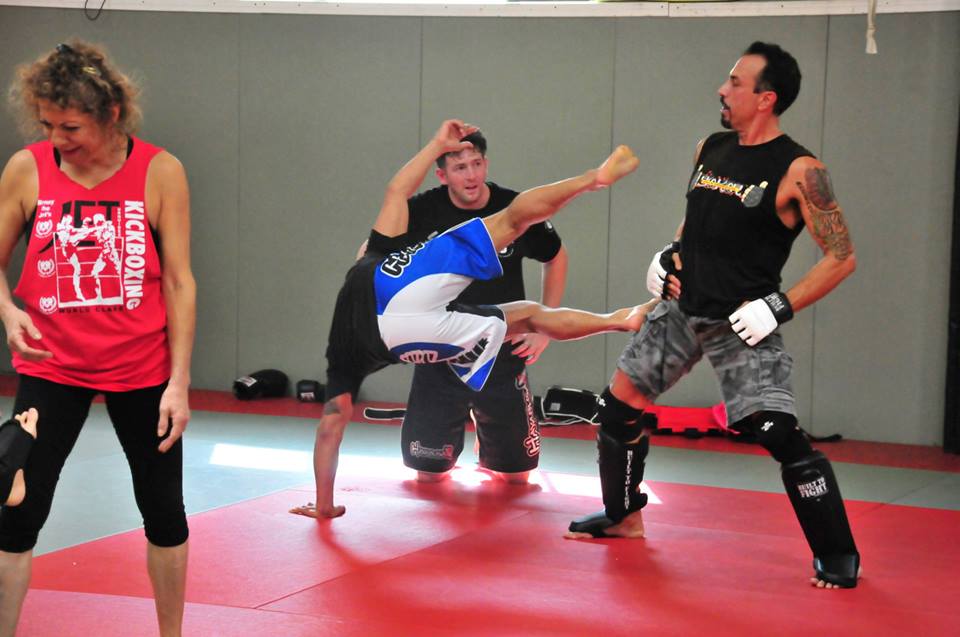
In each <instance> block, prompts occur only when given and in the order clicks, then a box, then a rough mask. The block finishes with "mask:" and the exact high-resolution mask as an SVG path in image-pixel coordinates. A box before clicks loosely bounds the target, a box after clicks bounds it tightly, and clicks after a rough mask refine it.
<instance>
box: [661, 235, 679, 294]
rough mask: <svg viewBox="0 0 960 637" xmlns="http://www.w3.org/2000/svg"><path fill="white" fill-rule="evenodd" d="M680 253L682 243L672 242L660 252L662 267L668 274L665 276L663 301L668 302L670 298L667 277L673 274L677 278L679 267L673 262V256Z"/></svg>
mask: <svg viewBox="0 0 960 637" xmlns="http://www.w3.org/2000/svg"><path fill="white" fill-rule="evenodd" d="M679 253H680V242H679V241H672V242H670V243H668V244H667V245H665V246H664V247H663V250H661V251H660V267H661V268H663V269H664V270H665V271H666V274H664V275H663V294H661V295H660V298H661V299H664V300H667V299H669V298H670V293H669V292H668V291H667V277H668V276H670V275H671V274H672V275H673V276H677V272H678V270H677V265H676V264H675V263H674V262H673V255H674V254H679Z"/></svg>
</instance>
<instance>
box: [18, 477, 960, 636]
mask: <svg viewBox="0 0 960 637" xmlns="http://www.w3.org/2000/svg"><path fill="white" fill-rule="evenodd" d="M473 477H474V472H466V473H461V478H464V479H467V482H469V481H470V479H472V478H473ZM571 485H573V486H575V487H577V488H574V489H572V490H571V489H570V488H569V487H570V486H571ZM649 486H650V489H651V492H652V498H651V499H652V501H653V504H651V505H650V506H649V507H648V509H647V512H646V522H647V532H648V533H647V534H648V537H647V539H646V540H639V541H624V540H598V541H570V540H564V539H562V538H561V537H560V534H561V533H562V531H563V529H564V527H565V525H566V524H567V522H568V521H569V519H570V518H571V516H574V515H579V514H582V513H585V512H589V511H592V510H596V509H598V508H599V506H600V504H599V500H598V499H597V498H596V497H588V496H585V495H580V494H581V493H584V492H589V490H590V489H594V491H593V493H596V492H597V491H598V490H599V485H598V484H596V479H594V478H587V477H583V476H564V475H562V474H545V475H544V476H543V485H541V486H530V487H526V488H515V487H509V486H505V485H501V484H499V483H492V482H482V483H480V484H476V483H471V484H465V483H463V482H457V481H451V482H447V483H444V484H439V485H418V484H417V483H415V482H412V481H409V480H407V481H404V480H395V479H385V478H376V477H365V478H361V477H354V476H346V477H345V478H344V479H343V480H341V483H340V488H339V490H338V499H339V500H340V501H341V502H342V503H344V504H346V505H347V515H346V516H345V517H343V518H339V519H337V520H334V521H331V522H325V523H321V524H317V523H315V522H313V521H312V520H308V519H306V518H301V517H296V516H292V515H289V514H288V513H286V509H287V508H288V507H289V506H291V505H293V504H297V503H300V502H302V501H304V500H305V499H306V498H307V497H308V496H309V495H310V489H309V487H304V489H303V490H289V491H283V492H280V493H276V494H273V495H270V496H267V497H263V498H258V499H255V500H250V501H247V502H243V503H240V504H237V505H234V506H230V507H224V508H222V509H217V510H214V511H209V512H206V513H202V514H198V515H194V516H191V518H190V523H191V533H192V535H191V556H190V575H189V587H188V593H187V598H188V602H190V604H189V605H188V608H187V619H186V621H185V629H186V631H185V632H186V634H188V635H203V636H204V637H206V636H207V635H254V634H256V635H301V634H303V635H306V634H310V635H319V634H324V635H360V634H363V635H458V636H461V637H462V636H464V635H607V636H609V635H624V636H626V635H631V636H633V635H637V634H644V633H646V634H657V635H689V634H705V633H709V634H711V635H714V636H716V635H745V634H777V635H805V636H806V635H810V634H844V635H904V634H922V635H948V634H949V635H952V634H955V629H956V625H957V622H958V620H960V609H958V608H957V606H956V604H955V603H954V600H953V595H952V593H951V591H953V590H954V589H955V580H954V577H955V576H954V574H955V573H956V572H958V570H960V547H958V545H957V542H956V537H955V536H956V529H958V528H960V512H956V511H941V510H929V509H921V508H915V507H902V506H892V505H878V504H871V503H861V502H851V503H849V508H848V510H849V513H850V517H851V520H852V523H853V526H854V529H855V532H856V534H857V538H858V542H859V545H860V549H861V551H862V553H863V554H864V556H865V560H864V569H865V578H864V579H863V581H862V583H861V585H860V587H858V588H857V589H855V590H848V591H820V590H816V589H813V588H811V587H809V586H808V585H806V584H805V580H806V577H807V576H808V575H809V574H810V566H809V558H808V553H807V549H806V546H805V543H804V541H803V539H802V537H801V535H800V530H799V527H798V525H797V522H796V520H795V519H794V518H793V514H792V511H791V510H790V506H789V503H788V502H787V499H786V497H785V496H782V495H776V494H766V493H755V492H749V491H740V490H732V489H718V488H711V487H695V486H687V485H676V484H666V483H656V482H654V483H651V484H650V485H649ZM32 588H33V589H34V590H33V591H32V592H31V594H30V595H29V596H28V603H27V605H26V607H25V609H24V615H23V623H22V628H23V630H22V632H21V634H22V635H74V634H76V635H81V634H82V635H90V634H97V635H114V634H117V635H119V634H138V635H139V634H151V633H150V631H151V630H153V629H152V623H153V616H152V604H151V603H150V601H149V600H148V599H142V598H146V597H148V596H149V585H148V583H147V578H146V574H145V572H144V567H143V540H142V534H141V533H140V532H131V533H125V534H121V535H117V536H113V537H108V538H104V539H102V540H98V541H95V542H90V543H87V544H84V545H81V546H77V547H73V548H70V549H65V550H62V551H59V552H56V553H52V554H48V555H44V556H41V557H39V558H37V559H36V560H35V563H34V574H33V581H32ZM138 598H141V599H138ZM64 618H69V619H64ZM105 626H106V627H108V628H105ZM116 627H119V628H117V631H118V632H110V631H111V630H114V629H115V628H116ZM132 627H136V628H132ZM217 631H219V632H217Z"/></svg>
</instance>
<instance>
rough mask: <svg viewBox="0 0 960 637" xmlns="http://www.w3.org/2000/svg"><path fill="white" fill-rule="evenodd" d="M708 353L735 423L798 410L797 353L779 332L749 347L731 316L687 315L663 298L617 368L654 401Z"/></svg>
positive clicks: (628, 345) (730, 417)
mask: <svg viewBox="0 0 960 637" xmlns="http://www.w3.org/2000/svg"><path fill="white" fill-rule="evenodd" d="M704 354H706V355H707V359H708V360H709V361H710V364H711V365H713V370H714V372H715V373H716V374H717V380H718V381H719V383H720V392H721V394H722V395H723V402H724V403H725V404H726V406H727V420H728V422H729V423H731V424H733V423H736V422H738V421H740V420H742V419H743V418H746V417H747V416H749V415H750V414H753V413H755V412H758V411H779V412H784V413H788V414H792V415H793V416H796V415H797V412H796V407H795V406H794V398H793V389H792V386H791V382H790V379H791V374H792V372H793V358H792V357H791V356H790V354H788V353H787V352H786V351H785V350H784V348H783V337H782V336H780V332H779V331H774V332H773V333H772V334H770V335H769V336H767V337H766V338H765V339H763V340H762V341H761V342H760V343H758V344H757V345H756V346H755V347H750V346H749V345H747V344H746V343H744V342H743V341H742V340H740V337H739V336H737V335H736V334H735V333H734V331H733V330H732V329H731V328H730V323H729V321H725V320H720V319H709V318H703V317H699V316H688V315H687V314H684V313H683V312H682V311H681V310H680V308H679V306H678V305H677V302H676V301H663V302H661V303H660V304H659V305H657V307H656V308H654V310H653V311H652V312H651V313H650V314H649V315H648V316H647V320H646V322H645V323H644V325H643V327H642V328H641V329H640V331H639V332H637V333H636V334H634V335H633V338H632V339H631V340H630V342H629V343H628V344H627V347H626V348H625V349H624V350H623V353H622V354H621V355H620V360H619V361H617V367H618V368H619V369H620V371H622V372H623V373H624V374H626V375H627V377H628V378H629V379H630V380H631V381H632V382H633V384H634V386H636V388H637V389H638V390H639V391H640V393H642V394H643V395H644V396H646V397H647V398H648V399H650V400H656V399H657V398H658V397H659V396H660V394H662V393H664V392H665V391H667V390H668V389H670V388H671V387H673V385H675V384H676V383H677V381H679V380H680V379H681V378H683V376H685V375H686V374H687V373H688V372H689V371H690V370H691V369H692V368H693V366H694V365H695V364H696V363H697V361H699V360H700V359H701V358H703V355H704Z"/></svg>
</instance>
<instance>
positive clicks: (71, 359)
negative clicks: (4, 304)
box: [13, 139, 170, 391]
mask: <svg viewBox="0 0 960 637" xmlns="http://www.w3.org/2000/svg"><path fill="white" fill-rule="evenodd" d="M27 149H28V150H29V151H30V152H31V153H33V156H34V159H35V160H36V162H37V171H38V173H39V182H40V193H39V196H38V198H37V209H36V213H35V214H34V218H33V227H32V228H30V235H29V237H28V244H27V253H26V256H25V257H24V262H23V272H22V274H21V275H20V282H19V284H18V285H17V287H16V289H15V290H14V294H16V296H17V297H18V298H19V299H21V300H22V301H23V303H24V309H25V310H26V312H27V314H29V315H30V318H31V319H32V320H33V323H34V325H36V327H37V329H38V330H40V334H41V335H42V339H41V340H40V342H39V343H30V344H31V345H33V346H34V347H37V348H38V349H46V350H49V351H51V352H53V357H52V358H50V359H48V360H44V361H28V360H25V359H23V358H22V357H20V356H18V355H16V354H14V356H13V366H14V368H15V369H16V370H17V372H19V373H21V374H28V375H30V376H37V377H39V378H44V379H47V380H51V381H54V382H57V383H63V384H67V385H77V386H81V387H91V388H94V389H99V390H101V391H128V390H131V389H140V388H143V387H151V386H154V385H159V384H160V383H162V382H164V381H165V380H167V379H168V378H169V377H170V351H169V347H168V346H167V331H166V326H167V313H166V307H165V305H164V301H163V294H162V290H161V286H160V257H159V255H158V253H157V246H156V245H155V243H154V240H153V235H152V234H151V231H150V222H149V220H148V218H147V210H146V205H145V200H146V198H145V196H144V194H145V189H146V182H147V168H148V167H149V165H150V161H151V160H152V159H153V157H154V156H155V155H156V154H157V153H159V152H160V151H161V149H160V148H157V147H156V146H152V145H150V144H148V143H146V142H143V141H141V140H139V139H134V140H133V151H132V152H131V153H130V156H129V157H127V160H126V162H125V163H124V164H123V166H122V167H121V168H120V170H118V171H117V172H116V173H115V174H114V175H113V176H111V177H109V178H108V179H106V180H105V181H104V182H102V183H101V184H99V185H97V186H96V187H94V188H85V187H83V186H81V185H80V184H78V183H76V182H74V181H73V180H72V179H70V178H69V177H67V175H66V174H64V172H63V171H61V170H60V167H59V166H57V162H56V159H55V158H54V153H53V145H52V144H51V143H50V142H40V143H38V144H32V145H30V146H27ZM28 342H30V341H29V339H28Z"/></svg>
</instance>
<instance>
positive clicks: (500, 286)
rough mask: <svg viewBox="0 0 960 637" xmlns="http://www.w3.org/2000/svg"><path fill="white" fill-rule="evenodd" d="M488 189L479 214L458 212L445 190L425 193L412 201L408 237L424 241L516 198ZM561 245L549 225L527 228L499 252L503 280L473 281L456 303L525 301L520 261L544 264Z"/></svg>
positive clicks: (492, 185)
mask: <svg viewBox="0 0 960 637" xmlns="http://www.w3.org/2000/svg"><path fill="white" fill-rule="evenodd" d="M487 186H488V187H489V188H490V200H489V201H488V202H487V205H486V206H484V207H483V208H482V209H480V210H464V209H462V208H457V207H456V206H455V205H453V202H452V201H450V195H449V193H448V192H447V187H446V186H440V187H438V188H433V189H431V190H427V191H425V192H422V193H420V194H418V195H416V196H415V197H413V198H411V199H410V201H409V204H410V222H409V235H411V236H414V237H418V238H421V239H424V238H427V237H429V236H430V235H431V234H432V233H434V232H437V233H439V232H444V231H446V230H449V229H450V228H452V227H454V226H456V225H459V224H461V223H463V222H464V221H468V220H469V219H472V218H473V217H481V218H483V217H488V216H490V215H492V214H494V213H496V212H499V211H501V210H503V209H504V208H506V207H507V206H508V205H510V202H511V201H513V199H514V197H516V196H517V193H516V192H515V191H513V190H508V189H506V188H501V187H500V186H498V185H497V184H495V183H492V182H488V183H487ZM560 245H561V242H560V236H559V235H558V234H557V233H556V231H555V230H554V229H553V225H552V224H550V222H549V221H545V222H542V223H537V224H534V225H532V226H530V228H528V229H527V231H526V232H525V233H523V235H521V236H520V238H518V239H517V240H516V241H514V242H513V243H512V244H510V245H509V246H507V247H506V248H504V249H503V250H501V251H500V265H502V266H503V276H502V277H499V278H496V279H491V280H489V281H474V282H473V283H471V284H470V286H469V287H467V289H466V290H464V291H463V292H462V293H461V294H460V296H459V297H457V301H458V302H460V303H467V304H470V305H488V304H498V303H509V302H510V301H520V300H522V299H525V298H526V294H525V292H524V288H523V264H522V260H523V258H524V257H528V258H531V259H536V260H537V261H540V262H541V263H546V262H547V261H550V260H551V259H553V258H554V257H555V256H557V252H559V251H560Z"/></svg>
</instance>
